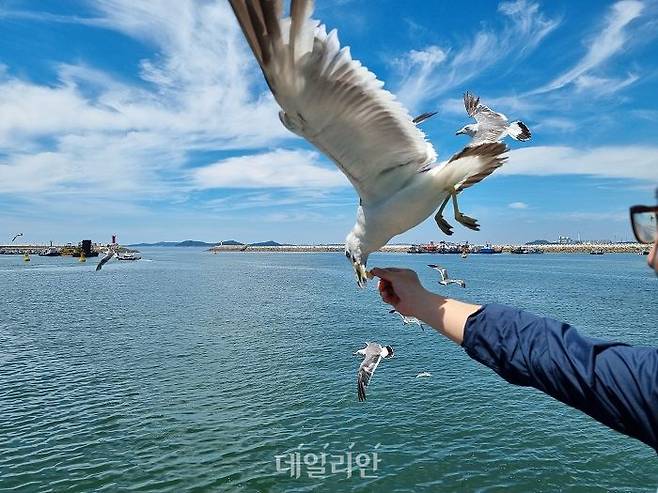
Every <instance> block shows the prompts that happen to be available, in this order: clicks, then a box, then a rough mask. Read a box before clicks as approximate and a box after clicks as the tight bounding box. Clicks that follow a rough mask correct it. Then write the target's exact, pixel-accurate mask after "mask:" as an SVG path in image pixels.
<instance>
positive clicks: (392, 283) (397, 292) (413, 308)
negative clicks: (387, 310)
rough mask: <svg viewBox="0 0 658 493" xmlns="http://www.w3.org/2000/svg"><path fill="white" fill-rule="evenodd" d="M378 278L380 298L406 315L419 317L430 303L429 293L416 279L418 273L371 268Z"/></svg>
mask: <svg viewBox="0 0 658 493" xmlns="http://www.w3.org/2000/svg"><path fill="white" fill-rule="evenodd" d="M371 272H372V275H374V276H376V277H378V278H379V294H380V295H381V297H382V300H383V301H384V302H385V303H388V304H389V305H393V307H394V308H395V309H396V310H397V311H398V312H400V313H401V314H402V315H406V316H408V317H416V318H421V314H422V313H423V311H424V310H426V309H427V307H428V305H429V304H430V297H431V293H430V292H429V291H427V290H426V289H425V288H424V287H423V286H422V285H421V284H420V280H419V279H418V274H416V273H415V272H414V271H412V270H409V269H397V268H395V267H389V268H386V269H380V268H378V267H375V268H374V269H372V270H371Z"/></svg>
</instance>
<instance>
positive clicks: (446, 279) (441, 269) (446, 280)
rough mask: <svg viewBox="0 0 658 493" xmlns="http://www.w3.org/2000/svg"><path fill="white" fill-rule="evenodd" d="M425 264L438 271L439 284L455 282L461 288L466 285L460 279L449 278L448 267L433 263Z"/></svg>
mask: <svg viewBox="0 0 658 493" xmlns="http://www.w3.org/2000/svg"><path fill="white" fill-rule="evenodd" d="M427 266H428V267H429V268H430V269H434V270H435V271H437V272H438V273H439V275H440V276H441V280H440V281H439V284H441V285H442V286H448V285H450V284H457V285H458V286H461V287H462V288H465V287H466V283H465V282H464V281H462V280H461V279H450V277H449V276H448V269H446V268H444V267H441V266H440V265H435V264H427Z"/></svg>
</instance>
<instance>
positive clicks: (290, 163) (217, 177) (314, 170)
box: [192, 149, 349, 189]
mask: <svg viewBox="0 0 658 493" xmlns="http://www.w3.org/2000/svg"><path fill="white" fill-rule="evenodd" d="M319 159H320V155H319V154H318V153H317V152H311V151H299V150H294V151H292V150H283V149H277V150H275V151H271V152H266V153H262V154H254V155H251V156H240V157H231V158H228V159H224V160H221V161H218V162H216V163H214V164H211V165H209V166H206V167H203V168H199V169H196V170H194V172H193V174H192V177H193V181H194V183H195V184H196V186H197V187H199V188H202V189H204V188H225V187H230V188H296V187H304V188H314V187H315V188H325V187H342V186H349V182H348V181H347V178H345V176H344V175H342V174H341V173H340V172H339V171H337V170H336V169H335V168H334V169H329V168H326V167H322V166H320V165H319V164H318V161H319Z"/></svg>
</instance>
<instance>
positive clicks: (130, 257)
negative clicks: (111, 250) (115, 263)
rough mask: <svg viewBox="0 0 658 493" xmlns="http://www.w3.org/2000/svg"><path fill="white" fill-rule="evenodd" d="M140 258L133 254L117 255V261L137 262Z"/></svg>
mask: <svg viewBox="0 0 658 493" xmlns="http://www.w3.org/2000/svg"><path fill="white" fill-rule="evenodd" d="M141 258H142V257H141V256H140V255H138V254H136V253H133V252H125V253H117V260H139V259H141Z"/></svg>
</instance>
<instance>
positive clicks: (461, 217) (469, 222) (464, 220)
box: [455, 212, 480, 231]
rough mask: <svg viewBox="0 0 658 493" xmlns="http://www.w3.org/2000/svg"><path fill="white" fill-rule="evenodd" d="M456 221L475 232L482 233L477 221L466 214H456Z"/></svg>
mask: <svg viewBox="0 0 658 493" xmlns="http://www.w3.org/2000/svg"><path fill="white" fill-rule="evenodd" d="M455 220H456V221H457V222H458V223H459V224H461V225H463V226H466V227H467V228H468V229H472V230H473V231H480V224H479V223H478V222H477V219H474V218H472V217H469V216H467V215H466V214H462V213H461V212H460V213H459V214H455Z"/></svg>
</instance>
